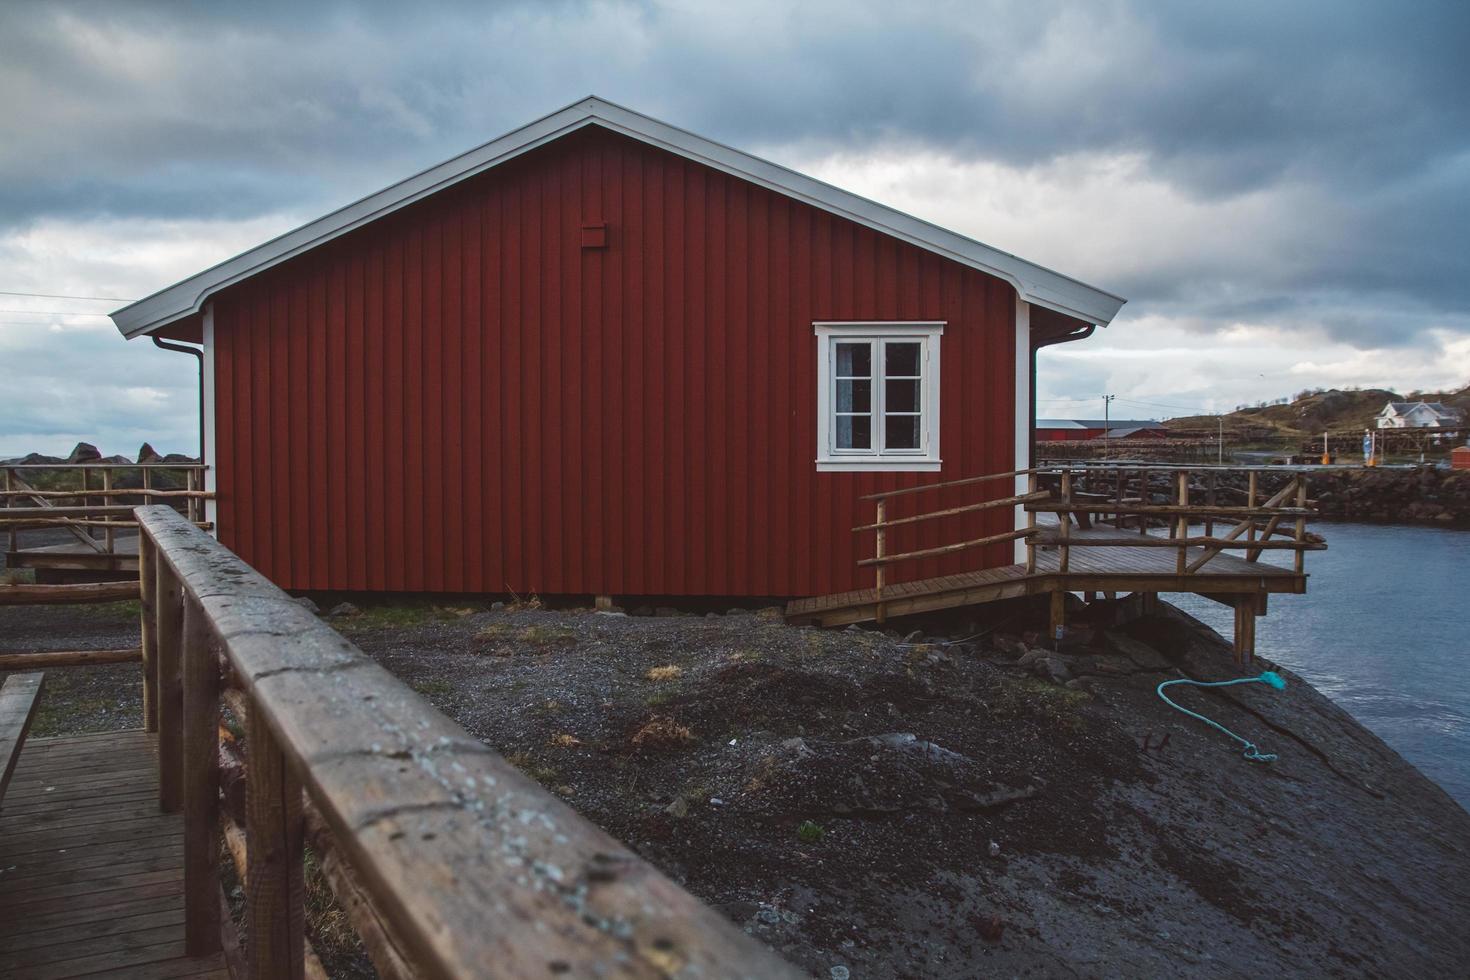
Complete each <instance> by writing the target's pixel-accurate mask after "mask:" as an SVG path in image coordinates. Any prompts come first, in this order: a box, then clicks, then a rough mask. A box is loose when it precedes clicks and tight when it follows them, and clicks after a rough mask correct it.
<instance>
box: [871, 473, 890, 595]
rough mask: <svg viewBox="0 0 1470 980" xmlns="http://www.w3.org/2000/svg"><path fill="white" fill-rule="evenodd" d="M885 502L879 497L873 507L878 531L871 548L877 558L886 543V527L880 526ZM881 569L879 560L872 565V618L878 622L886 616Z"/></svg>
mask: <svg viewBox="0 0 1470 980" xmlns="http://www.w3.org/2000/svg"><path fill="white" fill-rule="evenodd" d="M886 503H887V501H886V500H884V499H883V498H882V497H879V498H878V502H877V505H876V506H875V507H874V516H873V523H874V524H877V525H878V531H877V533H876V535H875V536H874V541H875V542H876V543H875V545H874V549H873V557H874V558H879V559H881V558H882V557H883V556H884V549H885V546H886V545H887V535H886V534H885V531H886V530H887V529H886V528H884V527H883V526H882V525H883V522H884V521H885V520H887V517H886V516H885V515H886V514H887V512H888V508H887V507H885V506H884V505H885V504H886ZM883 569H884V565H883V563H882V562H881V561H880V562H879V563H878V564H876V565H874V566H873V582H874V586H873V598H874V600H875V601H876V602H877V604H878V605H877V608H876V610H874V616H873V618H874V619H876V620H877V621H878V622H880V623H882V622H883V621H884V620H885V618H886V617H885V616H884V610H883V579H884V577H885V576H884V572H883Z"/></svg>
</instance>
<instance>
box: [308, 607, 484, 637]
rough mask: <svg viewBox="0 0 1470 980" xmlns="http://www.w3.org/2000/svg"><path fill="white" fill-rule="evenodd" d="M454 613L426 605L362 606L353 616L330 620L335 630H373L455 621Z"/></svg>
mask: <svg viewBox="0 0 1470 980" xmlns="http://www.w3.org/2000/svg"><path fill="white" fill-rule="evenodd" d="M457 618H458V617H457V616H456V615H455V613H453V612H451V611H449V610H446V609H440V608H438V607H436V606H431V605H429V604H427V603H419V602H413V603H401V604H391V605H389V604H385V605H373V606H364V607H363V608H362V611H361V612H359V613H358V614H357V615H355V616H343V617H340V618H338V619H334V620H332V628H333V629H336V630H344V629H345V630H354V631H356V630H375V629H390V628H403V627H407V626H418V625H420V624H422V623H427V622H430V621H431V620H449V619H457Z"/></svg>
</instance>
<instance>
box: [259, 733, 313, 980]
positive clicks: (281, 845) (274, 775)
mask: <svg viewBox="0 0 1470 980" xmlns="http://www.w3.org/2000/svg"><path fill="white" fill-rule="evenodd" d="M245 737H246V744H247V746H248V748H247V758H248V759H249V763H248V765H247V766H246V769H245V787H246V789H245V839H246V844H247V846H248V859H249V864H248V868H249V874H248V876H247V880H246V884H245V894H246V896H247V897H246V916H247V918H248V920H249V922H250V948H249V950H248V953H247V962H248V964H249V969H250V976H251V977H254V978H258V980H273V978H276V977H280V978H282V980H304V978H305V965H304V964H305V960H304V957H305V950H306V925H305V921H306V920H305V917H304V914H303V909H304V905H303V903H304V901H305V894H306V888H305V884H304V881H303V879H302V872H303V865H302V853H301V843H302V837H301V784H300V783H298V782H297V781H296V778H295V777H294V776H293V775H292V774H291V771H290V768H289V766H287V764H286V759H285V756H284V755H283V754H282V753H281V748H280V745H279V744H278V743H277V742H276V739H275V735H274V733H272V732H271V730H270V725H269V724H266V723H263V722H262V720H261V719H260V718H256V719H254V720H253V723H250V724H247V727H246V736H245Z"/></svg>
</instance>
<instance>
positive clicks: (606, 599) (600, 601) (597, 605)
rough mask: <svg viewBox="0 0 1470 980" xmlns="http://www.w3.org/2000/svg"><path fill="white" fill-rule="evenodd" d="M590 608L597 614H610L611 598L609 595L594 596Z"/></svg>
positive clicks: (611, 608)
mask: <svg viewBox="0 0 1470 980" xmlns="http://www.w3.org/2000/svg"><path fill="white" fill-rule="evenodd" d="M592 608H593V609H596V610H597V611H598V612H612V610H613V598H612V596H610V595H595V596H593V597H592Z"/></svg>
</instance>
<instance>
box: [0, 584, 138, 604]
mask: <svg viewBox="0 0 1470 980" xmlns="http://www.w3.org/2000/svg"><path fill="white" fill-rule="evenodd" d="M136 598H138V583H137V582H88V583H86V584H83V585H0V606H33V605H36V606H39V605H71V604H73V603H86V602H120V601H123V600H127V599H136Z"/></svg>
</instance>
